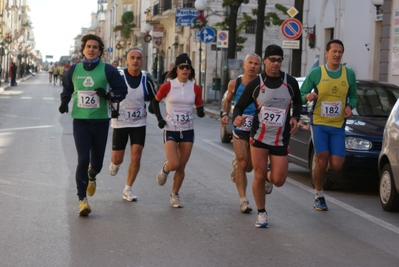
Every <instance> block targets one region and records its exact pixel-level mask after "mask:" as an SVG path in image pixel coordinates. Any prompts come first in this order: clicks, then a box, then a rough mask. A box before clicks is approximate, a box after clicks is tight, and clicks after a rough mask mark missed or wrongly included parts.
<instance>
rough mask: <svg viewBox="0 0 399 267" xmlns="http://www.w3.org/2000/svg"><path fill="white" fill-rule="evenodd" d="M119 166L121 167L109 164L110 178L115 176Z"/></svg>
mask: <svg viewBox="0 0 399 267" xmlns="http://www.w3.org/2000/svg"><path fill="white" fill-rule="evenodd" d="M119 166H121V165H115V164H113V163H112V162H111V164H110V165H109V174H111V176H115V175H116V174H117V173H118V171H119Z"/></svg>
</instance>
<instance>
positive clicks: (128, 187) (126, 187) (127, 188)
mask: <svg viewBox="0 0 399 267" xmlns="http://www.w3.org/2000/svg"><path fill="white" fill-rule="evenodd" d="M131 188H132V187H131V186H128V185H125V189H124V190H126V191H127V190H130V189H131Z"/></svg>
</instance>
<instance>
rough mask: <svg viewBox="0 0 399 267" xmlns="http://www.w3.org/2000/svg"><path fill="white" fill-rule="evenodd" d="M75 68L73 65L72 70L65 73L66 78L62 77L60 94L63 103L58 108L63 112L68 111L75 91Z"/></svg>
mask: <svg viewBox="0 0 399 267" xmlns="http://www.w3.org/2000/svg"><path fill="white" fill-rule="evenodd" d="M74 69H75V66H73V68H71V71H69V72H67V73H66V74H65V75H64V78H63V79H62V92H61V94H60V98H61V105H60V107H59V108H58V111H59V112H60V113H61V114H62V113H65V112H66V113H68V111H69V109H68V103H69V101H70V100H71V97H72V94H73V91H74V87H73V83H72V74H73V71H74Z"/></svg>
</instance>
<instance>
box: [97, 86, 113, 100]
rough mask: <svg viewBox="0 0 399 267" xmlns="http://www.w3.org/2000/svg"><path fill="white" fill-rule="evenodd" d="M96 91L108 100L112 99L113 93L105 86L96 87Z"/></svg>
mask: <svg viewBox="0 0 399 267" xmlns="http://www.w3.org/2000/svg"><path fill="white" fill-rule="evenodd" d="M94 91H96V95H98V96H99V97H102V98H104V99H106V100H110V99H111V95H110V94H109V93H107V91H105V89H104V88H96V89H94Z"/></svg>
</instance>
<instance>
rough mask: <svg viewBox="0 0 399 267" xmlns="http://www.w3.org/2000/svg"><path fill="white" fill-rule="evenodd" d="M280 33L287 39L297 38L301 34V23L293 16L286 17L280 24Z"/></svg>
mask: <svg viewBox="0 0 399 267" xmlns="http://www.w3.org/2000/svg"><path fill="white" fill-rule="evenodd" d="M281 33H282V34H283V36H284V37H285V38H287V39H289V40H295V39H298V38H299V36H301V35H302V23H301V22H300V21H299V20H297V19H294V18H290V19H286V20H284V22H283V23H282V24H281Z"/></svg>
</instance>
